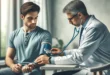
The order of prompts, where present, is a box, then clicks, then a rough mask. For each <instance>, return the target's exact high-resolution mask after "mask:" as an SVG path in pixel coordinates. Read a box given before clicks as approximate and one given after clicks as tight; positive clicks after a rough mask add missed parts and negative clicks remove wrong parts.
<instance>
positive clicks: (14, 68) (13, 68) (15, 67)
mask: <svg viewBox="0 0 110 75" xmlns="http://www.w3.org/2000/svg"><path fill="white" fill-rule="evenodd" d="M11 69H12V71H14V72H16V73H19V72H21V67H19V65H18V64H14V65H12V67H11Z"/></svg>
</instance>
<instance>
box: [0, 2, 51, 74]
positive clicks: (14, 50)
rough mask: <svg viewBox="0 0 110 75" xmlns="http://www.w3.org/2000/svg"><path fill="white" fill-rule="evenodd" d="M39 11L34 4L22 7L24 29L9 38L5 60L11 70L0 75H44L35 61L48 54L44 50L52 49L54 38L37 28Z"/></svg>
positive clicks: (0, 71) (18, 30)
mask: <svg viewBox="0 0 110 75" xmlns="http://www.w3.org/2000/svg"><path fill="white" fill-rule="evenodd" d="M39 11H40V7H39V6H38V5H36V4H34V3H33V2H27V3H24V4H23V5H22V6H21V9H20V12H21V19H22V20H23V27H21V28H19V29H17V30H15V31H13V33H12V34H11V36H10V38H9V45H8V49H7V53H6V59H5V61H6V64H7V66H9V68H6V69H2V70H0V75H41V74H42V73H41V71H40V69H39V67H36V65H35V64H34V61H35V59H36V58H37V57H38V56H39V55H40V54H43V53H46V52H45V51H44V48H45V49H50V48H51V42H52V37H51V34H50V33H49V32H48V31H46V30H43V29H42V28H40V27H38V26H36V24H37V20H38V14H39ZM45 45H46V46H45ZM15 56H16V57H17V60H16V62H15V60H14V57H15Z"/></svg>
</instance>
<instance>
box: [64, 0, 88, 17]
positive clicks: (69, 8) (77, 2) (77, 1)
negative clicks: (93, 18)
mask: <svg viewBox="0 0 110 75" xmlns="http://www.w3.org/2000/svg"><path fill="white" fill-rule="evenodd" d="M63 12H64V13H67V12H71V13H78V12H81V13H82V14H83V15H88V13H87V9H86V6H85V5H84V3H83V2H82V1H81V0H74V1H71V2H70V3H68V4H67V5H66V6H65V7H64V9H63Z"/></svg>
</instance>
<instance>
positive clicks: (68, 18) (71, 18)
mask: <svg viewBox="0 0 110 75" xmlns="http://www.w3.org/2000/svg"><path fill="white" fill-rule="evenodd" d="M76 16H77V14H75V15H73V16H72V17H71V18H68V20H69V21H71V20H72V19H73V18H74V17H76Z"/></svg>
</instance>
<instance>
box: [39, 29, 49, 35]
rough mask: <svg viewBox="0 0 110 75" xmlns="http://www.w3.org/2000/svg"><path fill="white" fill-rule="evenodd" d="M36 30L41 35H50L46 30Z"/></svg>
mask: <svg viewBox="0 0 110 75" xmlns="http://www.w3.org/2000/svg"><path fill="white" fill-rule="evenodd" d="M38 30H39V32H40V33H41V34H42V35H51V34H50V32H49V31H48V30H45V29H43V28H40V27H38Z"/></svg>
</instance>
